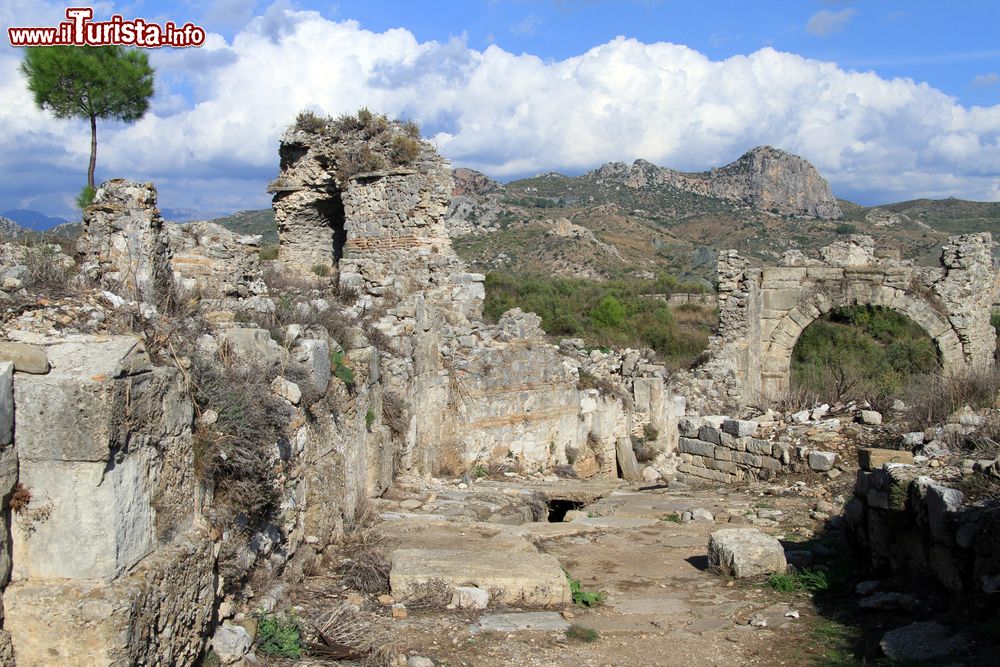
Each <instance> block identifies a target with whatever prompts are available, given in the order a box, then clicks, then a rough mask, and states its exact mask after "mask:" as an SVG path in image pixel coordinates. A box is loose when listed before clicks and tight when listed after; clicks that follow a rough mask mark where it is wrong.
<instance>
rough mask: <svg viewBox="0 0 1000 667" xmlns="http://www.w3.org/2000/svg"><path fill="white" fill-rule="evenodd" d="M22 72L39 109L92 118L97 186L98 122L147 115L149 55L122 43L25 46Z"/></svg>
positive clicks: (92, 160) (131, 120)
mask: <svg viewBox="0 0 1000 667" xmlns="http://www.w3.org/2000/svg"><path fill="white" fill-rule="evenodd" d="M21 72H22V73H23V74H24V75H25V77H27V80H28V90H30V91H31V94H32V95H33V97H34V100H35V104H36V105H37V106H38V108H40V109H45V110H48V111H51V112H52V114H53V115H54V116H55V117H56V118H82V119H84V120H89V121H90V133H91V135H90V137H91V143H90V166H89V168H88V170H87V185H88V186H89V187H91V188H93V187H94V168H95V163H96V160H97V120H98V119H101V120H120V121H123V122H126V123H134V122H135V121H137V120H139V119H140V118H142V117H143V116H144V115H145V114H146V111H147V110H148V109H149V100H150V98H151V97H152V96H153V68H152V67H150V65H149V56H148V55H147V54H146V53H145V52H144V51H142V50H140V49H126V48H124V47H121V46H96V47H93V46H46V47H32V48H28V49H25V53H24V61H23V62H22V63H21Z"/></svg>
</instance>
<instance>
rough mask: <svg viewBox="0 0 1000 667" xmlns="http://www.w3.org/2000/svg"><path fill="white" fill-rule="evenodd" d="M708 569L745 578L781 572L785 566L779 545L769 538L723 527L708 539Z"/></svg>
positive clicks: (753, 531) (757, 533)
mask: <svg viewBox="0 0 1000 667" xmlns="http://www.w3.org/2000/svg"><path fill="white" fill-rule="evenodd" d="M708 566H709V567H710V568H712V569H714V570H717V571H719V572H722V573H724V574H728V575H730V576H733V577H736V578H737V579H745V578H747V577H756V576H759V575H762V574H773V573H776V572H784V571H785V570H786V568H787V567H788V564H787V562H786V561H785V550H784V549H783V548H782V547H781V543H780V542H778V540H776V539H775V538H773V537H771V536H770V535H765V534H764V533H762V532H760V531H759V530H754V529H752V528H724V529H722V530H717V531H715V532H714V533H712V534H711V536H710V537H709V540H708Z"/></svg>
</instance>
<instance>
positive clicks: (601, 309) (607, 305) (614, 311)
mask: <svg viewBox="0 0 1000 667" xmlns="http://www.w3.org/2000/svg"><path fill="white" fill-rule="evenodd" d="M590 319H591V320H593V321H594V323H595V324H597V326H600V327H620V326H621V325H622V324H623V323H624V322H625V306H623V305H622V304H621V302H620V301H619V300H618V299H616V298H615V297H613V296H612V295H610V294H606V295H604V296H603V297H602V298H601V300H600V301H599V302H598V304H597V305H596V306H595V307H594V308H593V310H591V311H590Z"/></svg>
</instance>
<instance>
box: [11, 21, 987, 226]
mask: <svg viewBox="0 0 1000 667" xmlns="http://www.w3.org/2000/svg"><path fill="white" fill-rule="evenodd" d="M151 56H152V58H153V60H154V64H155V65H156V66H157V68H158V81H157V85H158V93H157V100H156V102H155V103H154V107H153V111H152V113H150V114H149V115H147V117H146V118H144V119H143V120H142V121H140V122H138V123H136V124H134V125H131V126H115V125H107V124H106V125H102V127H101V133H102V134H101V146H100V152H99V155H98V176H99V177H102V178H107V177H110V176H117V175H127V176H129V177H131V178H136V179H143V180H153V181H155V182H156V184H157V186H158V187H159V189H160V192H161V205H162V206H164V207H169V208H187V207H192V206H197V207H200V208H202V209H204V210H207V211H218V210H232V209H237V208H257V207H263V206H266V205H267V204H268V201H269V199H268V197H267V195H266V194H265V191H264V190H265V186H266V184H267V182H268V181H269V180H271V179H272V178H274V176H275V175H276V174H277V168H278V164H277V149H278V141H279V138H280V135H281V132H282V130H283V129H284V127H285V126H286V125H287V124H288V123H289V122H290V121H291V120H292V119H293V118H294V117H295V114H296V113H297V112H298V111H300V110H302V109H304V108H309V109H313V110H315V111H319V112H323V113H328V114H333V115H336V114H340V113H344V112H353V111H355V110H357V109H358V108H359V107H361V106H367V107H369V108H370V109H374V110H379V111H383V112H385V113H388V114H390V115H394V116H402V117H406V118H411V119H414V120H416V121H418V122H419V123H420V124H421V126H422V128H423V129H424V131H425V134H426V135H427V136H429V137H430V138H431V140H432V141H433V142H434V143H435V144H436V145H437V146H438V148H439V149H440V151H441V152H442V153H443V154H444V155H446V156H447V157H449V158H450V159H451V160H452V162H453V163H454V164H456V165H462V166H469V167H472V168H476V169H480V170H482V171H484V172H486V173H487V174H489V175H491V176H493V177H496V178H501V179H503V178H510V177H516V176H523V175H527V174H532V173H536V172H540V171H549V170H560V171H564V172H570V173H579V172H582V171H584V170H586V169H591V168H594V167H596V166H598V165H600V164H601V163H603V162H606V161H609V160H626V161H630V160H633V159H635V158H638V157H642V158H645V159H648V160H651V161H653V162H656V163H659V164H663V165H668V166H672V167H676V168H682V169H688V170H701V169H706V168H709V167H711V166H717V165H721V164H725V163H728V162H730V161H732V160H734V159H735V158H737V157H738V156H739V155H741V154H742V153H743V152H744V151H746V150H747V149H749V148H751V147H753V146H755V145H760V144H770V145H774V146H778V147H780V148H783V149H785V150H788V151H791V152H793V153H797V154H800V155H802V156H803V157H805V158H806V159H808V160H810V161H812V162H813V163H814V164H815V165H816V166H817V168H818V169H819V170H820V172H821V173H822V174H823V175H824V176H826V177H827V178H829V180H830V181H831V184H832V186H833V189H834V191H835V193H837V194H838V195H840V196H846V197H848V198H852V199H856V200H860V201H862V202H867V203H884V202H886V201H892V200H900V199H908V198H913V197H917V196H932V197H943V196H949V195H954V196H957V197H966V198H975V199H996V198H997V175H998V174H1000V105H998V106H993V107H972V108H966V107H963V106H962V105H960V104H958V103H957V102H956V100H955V99H954V98H952V97H950V96H948V95H946V94H944V93H943V92H941V91H939V90H936V89H934V88H932V87H930V86H928V85H927V84H921V83H915V82H914V81H912V80H909V79H892V80H887V79H883V78H880V77H879V76H878V75H876V74H875V73H873V72H852V71H846V70H844V69H841V68H839V67H838V66H837V65H835V64H833V63H828V62H820V61H816V60H810V59H806V58H803V57H800V56H797V55H794V54H789V53H782V52H779V51H776V50H774V49H771V48H764V49H761V50H759V51H756V52H754V53H751V54H749V55H739V56H734V57H731V58H728V59H726V60H722V61H713V60H711V59H709V58H708V57H706V56H705V55H703V54H701V53H699V52H698V51H695V50H693V49H690V48H688V47H685V46H681V45H676V44H668V43H656V44H645V43H642V42H639V41H636V40H633V39H625V38H617V39H614V40H612V41H610V42H608V43H605V44H601V45H598V46H595V47H593V48H592V49H590V50H588V51H587V52H585V53H583V54H581V55H578V56H575V57H572V58H567V59H565V60H559V61H544V60H542V59H540V58H538V57H536V56H532V55H530V54H520V55H516V54H513V53H509V52H507V51H504V50H503V49H501V48H500V47H498V46H495V45H493V46H489V47H487V48H486V49H484V50H481V51H480V50H477V49H472V48H469V46H468V45H467V43H466V42H465V41H464V39H462V38H456V39H453V40H451V41H449V42H445V43H438V42H433V41H431V42H420V41H418V40H417V39H416V38H415V37H414V35H413V34H412V33H410V32H409V31H407V30H404V29H393V30H387V31H385V32H381V33H376V32H371V31H367V30H364V29H362V28H361V27H360V26H359V25H358V24H357V23H356V22H354V21H339V22H338V21H331V20H329V19H326V18H324V17H322V16H320V15H319V14H318V13H315V12H307V11H295V10H291V9H288V8H287V6H284V5H277V6H272V7H271V9H270V10H268V11H267V12H265V14H264V15H262V16H258V17H256V18H254V19H252V20H251V21H249V22H248V23H247V25H246V26H245V27H244V28H243V29H242V30H241V31H240V32H239V33H238V34H236V35H235V37H234V38H233V39H232V40H230V41H227V40H225V39H223V38H222V37H221V36H219V35H210V36H209V39H208V41H207V42H206V45H205V46H204V47H202V48H200V49H193V50H187V51H169V50H163V51H155V52H153V53H152V54H151ZM19 57H20V54H19V53H17V52H15V51H14V50H13V49H10V48H7V49H0V96H2V99H4V100H5V104H4V105H0V171H2V172H3V173H4V174H5V179H6V182H5V187H4V191H5V193H4V194H2V195H0V210H5V208H12V207H13V204H17V203H19V202H21V201H24V200H27V199H31V200H32V201H33V202H35V203H36V206H33V207H35V208H40V209H42V210H45V208H44V207H43V206H41V205H40V204H39V202H51V201H53V198H55V197H61V199H57V200H55V201H57V202H58V201H66V202H68V201H70V200H71V199H72V196H73V195H75V193H76V190H77V189H78V187H79V185H77V186H76V187H75V188H74V187H70V188H69V192H68V193H66V194H58V195H57V194H55V193H58V192H60V190H59V188H60V187H65V183H67V182H72V183H79V184H82V182H83V174H84V173H85V169H86V158H87V151H88V148H89V143H88V138H89V137H88V134H87V129H86V126H85V124H84V123H74V122H67V121H58V120H55V119H53V118H51V117H49V116H47V115H46V114H43V113H41V112H37V111H35V110H34V109H33V108H32V105H31V100H30V97H29V96H28V94H27V92H26V91H25V90H24V83H23V80H22V78H21V77H20V75H19V74H18V73H17V62H18V60H19ZM43 193H44V194H43ZM3 197H7V198H8V199H7V200H3V199H2V198H3ZM53 206H55V204H52V206H50V208H52V207H53ZM67 210H68V205H67ZM49 212H52V213H55V212H57V211H54V210H52V211H49Z"/></svg>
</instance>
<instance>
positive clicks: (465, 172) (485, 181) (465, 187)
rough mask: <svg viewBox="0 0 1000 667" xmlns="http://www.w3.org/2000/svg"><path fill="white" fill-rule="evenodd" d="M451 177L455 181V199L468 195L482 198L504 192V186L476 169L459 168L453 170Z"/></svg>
mask: <svg viewBox="0 0 1000 667" xmlns="http://www.w3.org/2000/svg"><path fill="white" fill-rule="evenodd" d="M451 175H452V178H454V179H455V189H454V190H453V191H452V196H454V197H460V196H461V195H466V194H471V195H477V196H482V195H488V194H490V193H491V192H497V191H499V190H503V185H501V184H500V183H498V182H497V181H494V180H493V179H492V178H490V177H489V176H487V175H486V174H484V173H482V172H479V171H476V170H475V169H466V168H465V167H458V168H456V169H453V170H452V172H451Z"/></svg>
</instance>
